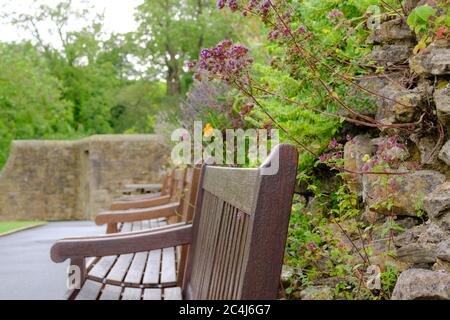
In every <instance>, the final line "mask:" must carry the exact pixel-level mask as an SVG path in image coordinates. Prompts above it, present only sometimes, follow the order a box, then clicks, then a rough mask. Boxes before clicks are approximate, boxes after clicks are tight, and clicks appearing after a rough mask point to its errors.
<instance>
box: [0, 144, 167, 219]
mask: <svg viewBox="0 0 450 320" xmlns="http://www.w3.org/2000/svg"><path fill="white" fill-rule="evenodd" d="M169 156H170V150H169V148H168V147H167V146H166V145H165V144H164V142H163V140H162V138H161V137H159V136H156V135H98V136H92V137H90V138H86V139H82V140H77V141H14V142H13V144H12V146H11V153H10V157H9V159H8V162H7V164H6V165H5V167H4V168H3V170H2V171H1V173H0V220H6V219H46V220H68V219H90V218H92V217H94V216H95V214H96V213H97V212H98V211H99V210H101V209H104V208H107V207H108V206H109V204H110V202H111V200H112V199H113V198H114V197H117V196H118V195H120V190H121V189H122V188H123V187H124V185H126V184H131V183H132V184H139V183H157V182H159V181H160V176H161V173H162V168H163V167H164V166H166V165H167V164H168V160H169Z"/></svg>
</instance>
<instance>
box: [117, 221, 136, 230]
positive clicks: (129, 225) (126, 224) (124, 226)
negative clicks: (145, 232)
mask: <svg viewBox="0 0 450 320" xmlns="http://www.w3.org/2000/svg"><path fill="white" fill-rule="evenodd" d="M131 230H133V224H132V223H130V222H124V223H123V224H122V229H121V230H120V231H121V232H131Z"/></svg>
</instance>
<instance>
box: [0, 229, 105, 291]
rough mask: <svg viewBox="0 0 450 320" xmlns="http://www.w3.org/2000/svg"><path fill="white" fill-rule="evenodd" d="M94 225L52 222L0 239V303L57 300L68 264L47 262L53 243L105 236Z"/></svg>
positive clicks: (62, 289) (64, 286) (102, 231)
mask: <svg viewBox="0 0 450 320" xmlns="http://www.w3.org/2000/svg"><path fill="white" fill-rule="evenodd" d="M104 232H105V228H104V227H97V226H96V225H95V224H94V222H90V221H83V222H53V223H49V224H48V225H46V226H43V227H38V228H36V229H31V230H28V231H23V232H19V233H16V234H13V235H10V236H6V237H0V300H5V299H14V300H59V299H63V298H64V294H65V293H66V291H67V287H66V279H67V277H66V274H67V267H68V262H66V263H60V264H56V263H53V262H52V261H51V260H50V248H51V246H52V245H53V243H54V242H55V241H56V240H59V239H62V238H67V237H77V236H91V235H101V234H104Z"/></svg>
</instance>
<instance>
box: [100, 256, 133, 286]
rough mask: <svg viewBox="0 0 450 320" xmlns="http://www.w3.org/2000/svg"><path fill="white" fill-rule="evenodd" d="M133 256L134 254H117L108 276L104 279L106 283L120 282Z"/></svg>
mask: <svg viewBox="0 0 450 320" xmlns="http://www.w3.org/2000/svg"><path fill="white" fill-rule="evenodd" d="M133 257H134V254H123V255H121V256H119V258H118V259H117V261H116V263H115V264H114V266H113V267H112V269H111V271H110V272H109V274H108V276H107V277H106V281H107V282H108V283H113V284H117V285H120V284H122V282H123V280H124V278H125V275H126V274H127V271H128V268H129V267H130V264H131V261H132V260H133Z"/></svg>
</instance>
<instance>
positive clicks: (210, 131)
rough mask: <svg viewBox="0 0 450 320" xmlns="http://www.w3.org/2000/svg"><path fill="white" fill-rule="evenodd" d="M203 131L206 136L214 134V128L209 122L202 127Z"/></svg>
mask: <svg viewBox="0 0 450 320" xmlns="http://www.w3.org/2000/svg"><path fill="white" fill-rule="evenodd" d="M203 132H204V135H205V137H206V138H209V137H212V135H213V134H214V128H213V127H212V125H211V124H210V123H208V124H207V125H206V127H205V129H203Z"/></svg>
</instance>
